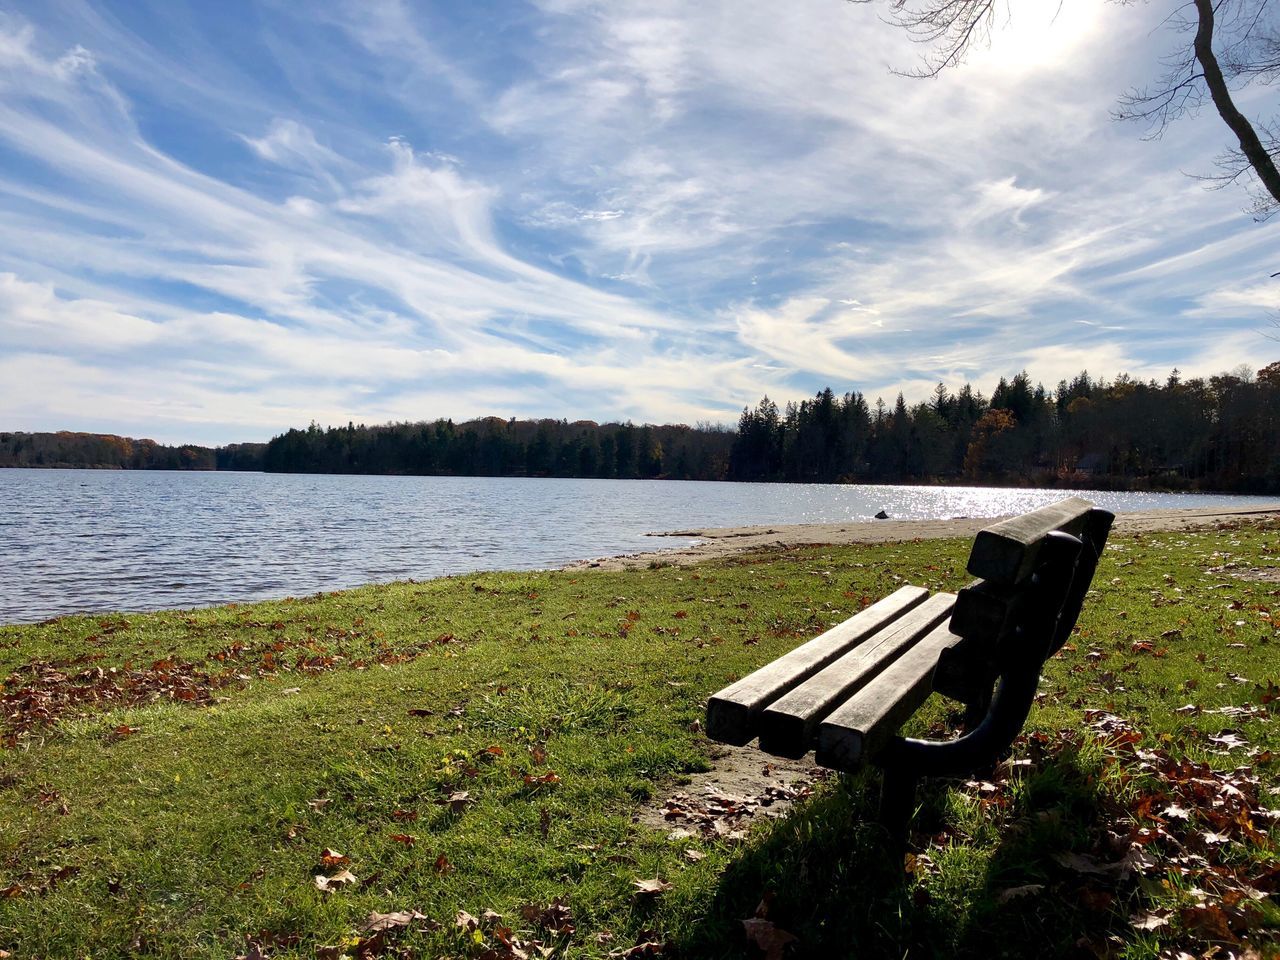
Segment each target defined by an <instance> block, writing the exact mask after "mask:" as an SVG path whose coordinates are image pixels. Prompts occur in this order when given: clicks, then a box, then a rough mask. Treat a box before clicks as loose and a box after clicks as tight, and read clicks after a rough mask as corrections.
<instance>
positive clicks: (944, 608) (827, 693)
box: [759, 593, 956, 757]
mask: <svg viewBox="0 0 1280 960" xmlns="http://www.w3.org/2000/svg"><path fill="white" fill-rule="evenodd" d="M955 599H956V598H955V594H951V593H935V594H934V595H933V596H931V597H930V598H929V599H928V600H926V601H924V603H922V604H920V605H919V606H917V607H915V608H913V609H912V610H910V611H908V612H907V613H906V614H904V615H903V616H901V617H899V618H898V619H897V620H894V621H893V622H892V623H890V624H889V625H888V626H886V627H885V628H884V629H882V630H881V631H880V632H878V633H877V634H876V635H875V636H873V637H871V638H869V639H868V640H866V641H864V642H863V643H861V644H859V645H858V646H856V647H854V648H853V649H852V650H851V651H849V652H848V653H846V654H845V655H844V656H843V657H841V658H840V659H839V660H837V661H835V662H834V663H832V664H831V665H830V666H828V667H826V668H825V669H823V670H821V671H820V672H818V673H816V674H815V675H814V676H812V677H810V678H809V679H808V680H806V681H804V683H802V684H800V685H799V686H797V687H796V688H795V689H794V690H792V691H791V692H790V693H788V694H786V695H785V696H783V697H780V698H778V699H777V700H775V701H774V702H773V703H772V704H771V705H770V706H769V707H767V708H766V709H765V710H764V712H763V713H761V715H760V721H759V729H760V749H761V750H763V751H765V752H766V753H772V754H776V755H778V756H784V757H799V756H803V755H804V753H805V752H806V751H807V750H809V748H810V747H811V746H812V745H813V738H814V736H815V735H816V733H817V729H818V724H819V723H820V722H821V721H822V719H823V718H824V717H825V716H826V715H827V714H828V713H830V712H831V711H832V710H834V709H835V708H836V707H837V706H838V705H839V704H840V702H841V701H842V700H844V699H845V698H846V697H848V696H849V695H850V694H852V693H854V692H855V691H857V690H860V689H862V688H863V687H864V686H866V685H867V684H868V683H869V682H871V681H872V678H873V677H875V676H876V675H877V674H880V673H881V671H883V670H885V669H886V668H887V667H888V666H889V665H890V664H892V663H893V662H894V661H895V660H896V659H897V658H898V657H900V656H903V655H904V654H905V652H906V651H908V650H910V649H911V647H912V646H913V645H914V644H915V643H917V642H919V641H920V639H921V638H922V637H924V636H925V635H926V634H928V633H929V632H930V631H931V630H932V629H933V628H934V627H935V626H937V625H938V624H939V623H941V622H942V621H943V620H945V619H946V618H947V617H949V616H950V615H951V608H952V606H953V605H954V604H955Z"/></svg>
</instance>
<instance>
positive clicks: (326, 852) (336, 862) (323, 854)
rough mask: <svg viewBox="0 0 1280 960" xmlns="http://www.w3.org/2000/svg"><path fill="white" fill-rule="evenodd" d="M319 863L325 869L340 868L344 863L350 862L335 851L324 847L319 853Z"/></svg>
mask: <svg viewBox="0 0 1280 960" xmlns="http://www.w3.org/2000/svg"><path fill="white" fill-rule="evenodd" d="M320 862H321V863H323V864H324V865H325V866H326V867H340V866H342V865H343V864H344V863H350V862H351V860H350V859H349V858H348V857H345V856H343V855H342V854H341V853H339V852H338V851H337V850H331V849H330V848H328V847H325V848H324V849H323V850H321V851H320Z"/></svg>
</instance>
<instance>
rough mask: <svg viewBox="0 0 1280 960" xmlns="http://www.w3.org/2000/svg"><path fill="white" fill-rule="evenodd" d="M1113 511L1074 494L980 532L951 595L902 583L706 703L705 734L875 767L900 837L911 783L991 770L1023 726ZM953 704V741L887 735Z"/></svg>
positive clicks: (842, 764)
mask: <svg viewBox="0 0 1280 960" xmlns="http://www.w3.org/2000/svg"><path fill="white" fill-rule="evenodd" d="M1113 519H1114V517H1113V515H1112V514H1110V513H1108V512H1107V511H1105V510H1097V509H1094V507H1093V505H1092V504H1091V503H1089V501H1087V500H1083V499H1081V498H1079V497H1072V498H1070V499H1068V500H1063V501H1061V502H1060V503H1055V504H1052V505H1050V506H1047V507H1043V508H1041V509H1039V510H1035V511H1033V512H1031V513H1027V514H1023V515H1022V516H1019V517H1012V518H1010V519H1008V520H1003V521H1000V522H998V523H995V524H992V525H991V526H989V527H987V528H985V529H983V530H982V531H980V532H979V533H978V535H977V537H976V538H975V539H974V542H973V548H972V550H971V552H970V554H969V562H968V571H969V573H971V574H972V575H973V576H975V577H978V578H979V579H977V580H976V581H974V582H973V583H971V584H970V585H969V586H967V587H964V588H963V589H962V590H960V592H959V593H958V594H951V593H935V594H932V595H930V593H929V591H927V590H925V589H923V588H921V587H912V586H907V587H903V588H901V589H900V590H898V591H897V592H895V593H893V594H891V595H890V596H888V597H885V598H884V599H883V600H881V601H879V602H878V603H874V604H872V605H871V606H869V607H867V608H866V609H864V610H863V611H862V612H860V613H858V614H856V615H854V616H852V617H850V618H849V619H848V620H846V621H844V622H843V623H841V624H839V625H838V626H835V627H832V628H831V629H830V630H828V631H827V632H826V633H824V634H822V635H821V636H820V637H818V638H817V639H815V640H810V641H809V642H808V643H805V644H803V645H801V646H799V647H797V648H796V649H794V650H792V651H791V652H790V653H787V654H785V655H784V656H782V657H779V658H778V659H777V660H775V661H773V662H772V663H770V664H767V665H765V666H763V667H761V668H760V669H759V670H757V671H755V672H754V673H752V674H750V675H749V676H746V677H743V678H742V679H741V680H739V681H737V682H736V683H733V684H731V685H730V686H728V687H726V688H725V689H723V690H721V691H720V692H719V693H717V694H715V695H714V696H713V697H711V698H710V699H709V700H708V701H707V727H706V729H707V735H708V736H709V737H711V738H712V739H714V740H719V741H721V742H723V743H729V744H734V745H737V746H742V745H744V744H746V743H748V742H750V741H751V740H753V739H755V738H757V737H758V738H759V746H760V749H761V750H763V751H765V752H766V753H771V754H775V755H777V756H783V757H792V758H794V757H800V756H803V755H804V754H805V753H807V752H808V751H810V750H813V751H815V759H816V761H817V763H818V764H820V765H821V766H824V767H829V768H832V769H834V770H839V771H842V772H852V771H855V770H858V769H860V768H862V767H863V766H864V765H866V764H868V763H870V764H874V765H876V766H878V767H880V768H881V769H882V770H883V773H884V777H883V786H882V789H881V801H880V818H881V821H882V823H884V825H885V826H886V827H887V828H888V829H889V831H890V834H891V836H892V837H893V839H894V840H895V841H896V842H898V843H902V842H903V841H905V837H906V830H907V826H908V822H909V820H910V817H911V814H912V812H913V810H914V803H915V800H914V798H915V788H916V785H917V783H918V782H919V780H920V778H921V777H923V776H946V777H955V776H969V775H971V774H973V773H974V772H976V771H979V770H982V769H984V768H987V767H990V766H991V765H993V764H994V763H995V762H996V761H997V760H998V759H999V758H1000V756H1001V755H1002V754H1003V753H1004V752H1005V751H1007V750H1008V749H1009V747H1010V746H1011V745H1012V743H1013V740H1014V738H1015V737H1017V735H1018V733H1019V732H1020V731H1021V729H1022V726H1023V724H1024V723H1025V722H1026V719H1027V714H1028V713H1029V712H1030V710H1031V705H1032V702H1033V701H1034V699H1035V696H1036V688H1037V685H1038V683H1039V678H1040V670H1041V668H1042V667H1043V665H1044V662H1045V661H1046V660H1047V659H1048V658H1049V657H1051V656H1053V654H1055V653H1056V652H1057V651H1058V650H1059V648H1061V646H1062V644H1063V643H1064V642H1065V641H1066V639H1067V637H1068V635H1069V634H1070V633H1071V630H1072V628H1073V627H1074V626H1075V622H1076V618H1077V617H1078V616H1079V614H1080V608H1081V606H1082V604H1083V603H1084V598H1085V594H1086V593H1087V592H1088V590H1089V584H1090V582H1091V581H1092V580H1093V574H1094V570H1095V568H1096V567H1097V564H1098V558H1099V557H1100V556H1101V554H1102V550H1103V548H1104V547H1105V545H1106V541H1107V534H1108V533H1109V532H1110V529H1111V522H1112V520H1113ZM935 692H936V693H940V694H942V695H944V696H947V697H950V698H953V699H955V700H958V701H960V702H961V703H963V704H964V705H965V714H964V732H963V734H962V735H961V736H959V737H957V738H956V739H952V740H942V741H929V740H915V739H909V738H905V737H901V736H899V735H898V730H899V728H900V727H901V726H902V725H903V723H904V722H906V720H907V719H909V718H910V717H911V715H912V714H914V713H915V711H916V710H918V709H919V708H920V706H921V705H922V704H923V703H924V702H925V700H926V699H927V698H928V697H929V695H930V694H931V693H935Z"/></svg>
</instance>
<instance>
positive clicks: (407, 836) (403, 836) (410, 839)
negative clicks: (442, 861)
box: [391, 833, 418, 847]
mask: <svg viewBox="0 0 1280 960" xmlns="http://www.w3.org/2000/svg"><path fill="white" fill-rule="evenodd" d="M391 839H392V840H394V841H395V842H396V843H403V844H404V845H405V846H406V847H412V846H413V845H414V844H415V843H417V842H418V838H417V837H415V836H414V835H413V834H411V833H393V834H391Z"/></svg>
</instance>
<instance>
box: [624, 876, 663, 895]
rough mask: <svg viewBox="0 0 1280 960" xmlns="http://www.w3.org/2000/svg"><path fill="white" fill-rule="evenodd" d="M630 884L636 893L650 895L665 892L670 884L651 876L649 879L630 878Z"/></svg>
mask: <svg viewBox="0 0 1280 960" xmlns="http://www.w3.org/2000/svg"><path fill="white" fill-rule="evenodd" d="M631 885H632V886H634V887H635V888H636V893H637V894H639V895H641V896H650V897H651V896H656V895H657V894H659V893H665V892H666V891H668V890H670V889H671V884H669V883H667V881H665V880H662V879H660V878H658V877H653V878H652V879H650V880H632V881H631Z"/></svg>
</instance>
